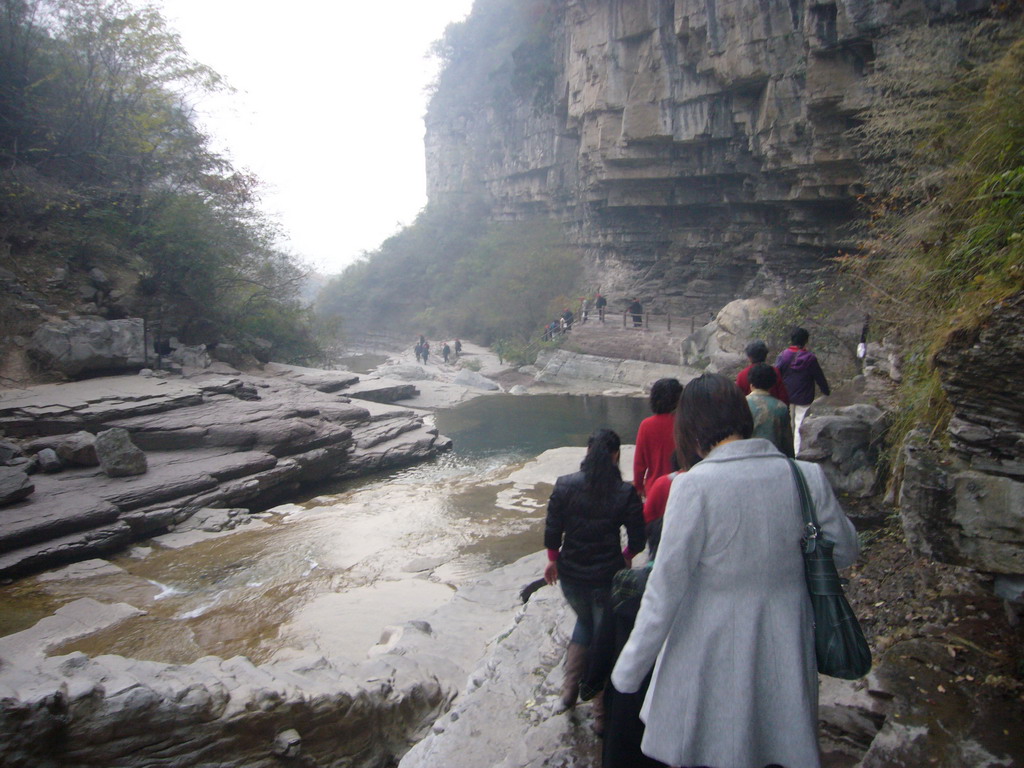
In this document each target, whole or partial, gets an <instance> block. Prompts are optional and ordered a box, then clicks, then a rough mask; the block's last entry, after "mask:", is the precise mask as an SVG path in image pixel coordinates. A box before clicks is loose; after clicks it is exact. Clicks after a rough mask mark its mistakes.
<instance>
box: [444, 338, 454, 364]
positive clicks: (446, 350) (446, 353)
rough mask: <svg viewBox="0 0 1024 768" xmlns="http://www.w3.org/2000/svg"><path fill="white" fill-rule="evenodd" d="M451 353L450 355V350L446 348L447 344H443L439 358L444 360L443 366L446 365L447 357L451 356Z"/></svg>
mask: <svg viewBox="0 0 1024 768" xmlns="http://www.w3.org/2000/svg"><path fill="white" fill-rule="evenodd" d="M451 353H452V348H451V347H449V346H448V342H447V341H446V342H445V343H444V346H443V347H441V357H443V358H444V364H445V365H448V357H449V356H450V355H451Z"/></svg>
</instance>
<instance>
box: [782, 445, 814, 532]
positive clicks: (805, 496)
mask: <svg viewBox="0 0 1024 768" xmlns="http://www.w3.org/2000/svg"><path fill="white" fill-rule="evenodd" d="M786 461H788V462H789V468H790V469H791V470H792V471H793V479H794V480H795V481H796V490H797V494H798V495H799V496H800V514H801V516H802V517H803V519H804V536H803V548H804V552H813V551H814V549H815V546H816V545H817V541H818V537H819V536H820V535H821V526H820V525H818V517H817V515H816V514H815V513H814V500H813V499H812V498H811V491H810V489H809V488H808V487H807V480H806V479H805V478H804V473H803V472H801V471H800V468H799V467H798V466H797V465H796V462H795V461H794V460H793V459H791V458H788V457H787V458H786Z"/></svg>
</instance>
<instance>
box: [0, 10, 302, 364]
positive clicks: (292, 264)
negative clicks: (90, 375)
mask: <svg viewBox="0 0 1024 768" xmlns="http://www.w3.org/2000/svg"><path fill="white" fill-rule="evenodd" d="M224 87H225V86H224V84H223V82H222V81H221V79H220V78H219V77H218V76H217V74H216V73H215V72H213V71H212V70H210V69H209V68H208V67H205V66H203V65H201V64H199V63H197V62H195V61H193V60H192V59H191V58H190V57H189V56H188V54H187V53H186V52H185V50H184V49H183V47H182V45H181V42H180V40H179V38H178V36H177V35H176V34H175V33H174V32H173V31H171V30H170V29H169V28H168V26H167V24H166V23H165V21H164V19H163V18H162V16H161V15H160V13H159V11H158V10H157V9H156V8H155V7H152V6H144V7H135V6H133V5H132V4H131V3H130V2H128V0H0V253H2V254H3V255H4V261H5V262H7V264H8V265H10V266H11V267H12V268H14V269H15V270H16V271H18V272H19V274H21V275H26V274H30V273H33V272H34V273H37V274H41V273H46V274H52V273H53V271H54V270H55V269H57V268H62V269H65V270H69V271H70V272H72V273H76V274H83V273H86V272H88V271H89V270H90V269H92V268H95V267H100V268H102V269H103V270H104V271H106V272H108V273H110V274H111V275H116V276H120V277H121V278H123V279H122V280H118V285H119V287H125V288H128V291H127V293H128V297H127V299H126V303H128V304H129V311H131V312H132V313H133V314H141V315H143V316H144V317H146V319H147V320H148V321H149V322H150V323H151V324H153V325H154V326H155V327H161V328H163V333H164V335H171V334H176V335H178V336H180V337H181V339H182V341H184V342H186V343H202V342H215V341H218V340H222V339H233V340H236V341H239V340H241V341H243V343H244V342H245V340H255V339H256V338H257V337H258V338H260V339H261V340H262V341H261V342H260V343H261V344H262V345H263V347H266V344H267V343H268V342H269V344H270V345H271V347H272V349H273V351H272V352H271V354H276V355H278V356H279V357H288V358H292V359H296V358H302V357H304V356H307V355H309V354H311V353H312V352H314V351H315V347H316V345H315V343H314V341H313V336H312V333H311V331H310V328H311V325H310V321H311V318H310V316H309V313H308V311H307V310H306V309H305V308H304V307H303V305H302V304H301V303H300V302H299V301H298V300H297V295H298V293H297V292H298V290H299V288H300V287H301V284H302V280H303V278H304V274H303V269H302V267H301V266H300V265H299V263H298V262H297V261H296V259H295V258H294V257H292V256H291V255H289V254H287V253H285V252H283V251H282V250H280V249H279V248H278V247H277V246H276V245H275V240H276V238H277V234H278V233H277V231H276V229H275V226H274V225H273V224H272V223H271V222H269V221H267V220H266V219H265V218H264V217H263V216H262V214H261V213H260V212H259V211H258V210H257V203H258V194H259V184H258V181H257V180H256V179H254V178H253V177H252V176H251V175H248V174H246V173H244V172H241V171H239V170H237V169H235V168H233V167H232V166H231V164H230V163H229V162H228V161H227V160H226V159H225V158H224V157H222V156H221V155H219V154H217V153H216V152H214V151H212V150H211V148H210V141H209V138H208V137H207V136H206V135H205V134H204V133H203V132H202V131H201V130H200V129H199V128H198V127H197V125H196V122H195V120H194V113H193V107H192V104H193V100H194V99H196V98H199V97H200V96H201V95H202V94H204V93H209V92H211V91H213V90H217V89H222V88H224Z"/></svg>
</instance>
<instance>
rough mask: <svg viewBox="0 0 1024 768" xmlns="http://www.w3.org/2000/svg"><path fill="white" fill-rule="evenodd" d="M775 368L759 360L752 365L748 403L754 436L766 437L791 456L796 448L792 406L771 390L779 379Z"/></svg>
mask: <svg viewBox="0 0 1024 768" xmlns="http://www.w3.org/2000/svg"><path fill="white" fill-rule="evenodd" d="M776 378H777V377H776V375H775V369H774V368H772V367H771V366H770V365H768V363H758V364H757V365H754V366H751V369H750V387H751V389H750V394H749V395H747V405H748V406H750V415H751V416H752V417H753V419H754V432H753V434H752V435H751V437H763V438H765V439H766V440H771V442H772V444H773V445H774V446H775V447H776V448H778V449H779V450H780V451H782V452H783V453H784V454H786V455H787V456H789V457H791V458H792V457H793V456H795V455H796V453H795V451H794V450H793V427H792V425H791V424H790V423H789V408H788V407H787V406H786V405H785V404H784V403H783V402H782V401H781V400H779V399H778V398H776V397H774V396H773V395H772V394H771V389H772V386H773V385H774V384H775V382H776Z"/></svg>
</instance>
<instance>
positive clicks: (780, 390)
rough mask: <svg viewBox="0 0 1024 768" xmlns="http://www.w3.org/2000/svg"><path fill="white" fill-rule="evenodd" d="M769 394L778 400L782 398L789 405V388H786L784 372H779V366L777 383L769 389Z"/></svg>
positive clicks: (776, 373) (776, 369) (776, 376)
mask: <svg viewBox="0 0 1024 768" xmlns="http://www.w3.org/2000/svg"><path fill="white" fill-rule="evenodd" d="M773 367H774V366H773ZM768 394H770V395H771V396H772V397H774V398H775V399H776V400H781V401H782V402H783V403H785V404H786V405H789V390H788V389H786V382H784V381H783V380H782V374H781V373H779V369H778V368H775V384H774V385H772V388H771V389H770V390H768Z"/></svg>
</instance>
